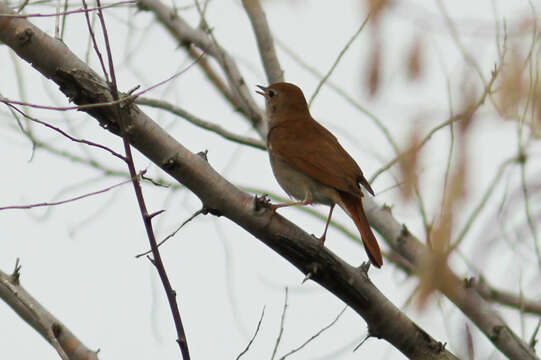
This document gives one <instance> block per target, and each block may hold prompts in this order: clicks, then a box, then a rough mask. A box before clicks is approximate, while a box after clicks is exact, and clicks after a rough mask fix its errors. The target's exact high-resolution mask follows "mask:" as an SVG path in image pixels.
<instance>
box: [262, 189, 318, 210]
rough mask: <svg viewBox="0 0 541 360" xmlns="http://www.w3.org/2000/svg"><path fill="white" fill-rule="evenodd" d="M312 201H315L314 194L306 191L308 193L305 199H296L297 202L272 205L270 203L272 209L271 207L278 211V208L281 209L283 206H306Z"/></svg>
mask: <svg viewBox="0 0 541 360" xmlns="http://www.w3.org/2000/svg"><path fill="white" fill-rule="evenodd" d="M312 202H313V200H312V196H311V195H310V193H306V195H305V196H304V200H303V201H295V202H289V203H282V204H271V205H270V209H271V210H272V211H273V212H276V210H278V209H280V208H283V207H288V206H306V205H310V204H312Z"/></svg>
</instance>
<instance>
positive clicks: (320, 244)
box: [319, 204, 335, 246]
mask: <svg viewBox="0 0 541 360" xmlns="http://www.w3.org/2000/svg"><path fill="white" fill-rule="evenodd" d="M334 205H335V204H332V205H331V210H329V216H328V217H327V223H326V224H325V231H323V235H321V237H320V238H319V246H323V243H325V237H326V236H327V229H328V228H329V224H330V222H331V217H332V211H333V210H334Z"/></svg>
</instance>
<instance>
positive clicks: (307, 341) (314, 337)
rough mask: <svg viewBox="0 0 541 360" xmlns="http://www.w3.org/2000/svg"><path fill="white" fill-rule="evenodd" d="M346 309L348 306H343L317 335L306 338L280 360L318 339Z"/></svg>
mask: <svg viewBox="0 0 541 360" xmlns="http://www.w3.org/2000/svg"><path fill="white" fill-rule="evenodd" d="M347 308H348V306H347V305H346V306H344V308H343V309H342V311H340V312H339V313H338V315H336V317H335V318H334V319H333V321H331V322H330V323H329V324H328V325H326V326H325V327H323V328H322V329H321V330H319V331H318V332H317V333H315V334H314V335H312V336H310V338H308V339H307V340H306V341H305V342H303V343H302V344H301V345H300V346H298V347H296V348H295V349H293V350H291V351H290V352H288V353H287V354H285V355H284V356H282V357H281V358H280V360H284V359H285V358H287V357H288V356H289V355H293V354H294V353H296V352H298V351H300V350H301V349H302V348H304V347H305V346H306V345H308V344H309V343H310V342H312V341H313V340H314V339H316V338H317V337H319V336H320V335H321V334H323V333H324V332H325V331H326V330H328V329H330V328H331V327H332V326H333V325H334V324H336V322H337V321H338V319H340V317H342V315H343V314H344V312H345V311H346V309H347Z"/></svg>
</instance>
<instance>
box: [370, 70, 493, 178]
mask: <svg viewBox="0 0 541 360" xmlns="http://www.w3.org/2000/svg"><path fill="white" fill-rule="evenodd" d="M502 66H503V63H502V64H500V66H499V67H497V68H495V69H494V71H493V72H492V78H491V79H490V81H489V83H488V85H487V87H486V88H485V90H484V91H483V94H482V95H481V96H480V97H479V99H478V100H477V101H476V102H475V103H474V104H473V106H471V107H469V108H467V109H466V110H465V111H463V112H462V113H460V114H457V115H455V116H451V117H450V118H449V119H447V120H446V121H444V122H442V123H441V124H439V125H437V126H435V127H434V128H433V129H432V130H430V131H429V132H428V134H426V135H425V137H424V138H423V139H422V140H421V141H420V142H419V143H418V144H417V145H416V146H414V147H413V148H410V149H408V150H406V151H405V152H403V153H402V154H400V155H399V156H397V157H395V158H394V159H393V160H391V161H389V162H388V163H387V164H385V165H384V166H382V167H381V168H380V169H378V170H377V171H376V172H375V173H374V174H373V175H372V176H371V177H370V179H369V180H368V181H369V182H370V183H372V182H374V180H376V179H377V177H378V176H379V175H381V174H382V173H384V172H385V171H387V170H389V169H390V168H391V167H392V166H393V165H394V164H396V163H397V162H398V161H399V160H400V158H401V157H403V156H406V155H407V154H409V153H411V152H415V151H418V150H419V149H421V148H422V147H423V146H424V145H425V144H426V143H427V142H428V140H430V139H431V138H432V136H433V135H434V134H435V133H436V132H438V131H439V130H441V129H443V128H445V127H446V126H448V125H450V124H452V123H454V122H457V121H461V120H464V119H466V118H469V117H471V116H473V114H475V112H476V111H477V110H478V109H479V107H481V105H483V104H484V102H485V100H486V98H487V96H489V94H490V93H491V91H492V86H493V85H494V82H495V81H496V78H497V77H498V74H499V73H500V71H501V68H502Z"/></svg>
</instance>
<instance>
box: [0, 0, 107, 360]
mask: <svg viewBox="0 0 541 360" xmlns="http://www.w3.org/2000/svg"><path fill="white" fill-rule="evenodd" d="M1 6H2V5H1V4H0V11H2V10H1ZM0 298H2V299H3V300H4V301H5V302H6V303H7V304H8V305H9V306H10V307H11V308H12V309H13V311H15V312H16V313H17V314H18V315H19V316H20V317H21V318H22V319H23V320H24V321H26V323H27V324H28V325H30V326H32V327H33V328H34V329H35V330H36V331H37V332H38V333H39V334H40V335H41V336H43V338H44V339H45V340H47V342H49V343H50V344H51V345H52V346H53V347H54V348H55V349H56V351H57V352H58V353H59V355H60V357H61V358H62V359H69V360H98V355H97V352H96V351H92V350H90V349H88V348H87V347H86V346H85V345H84V344H83V343H82V342H81V340H79V339H78V338H77V337H76V336H75V334H73V333H72V332H71V331H70V330H69V329H68V328H67V327H66V326H65V325H64V324H62V322H60V321H59V320H58V319H57V318H56V317H55V316H54V315H53V314H51V313H50V312H48V311H47V310H46V309H45V308H44V307H43V306H42V305H41V304H40V303H39V302H38V301H37V300H36V299H34V298H33V297H32V295H30V294H29V293H28V292H27V291H26V290H25V289H24V288H23V287H22V286H21V285H20V284H19V267H16V269H15V271H14V273H13V274H12V275H8V274H6V273H4V272H3V271H1V270H0Z"/></svg>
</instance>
